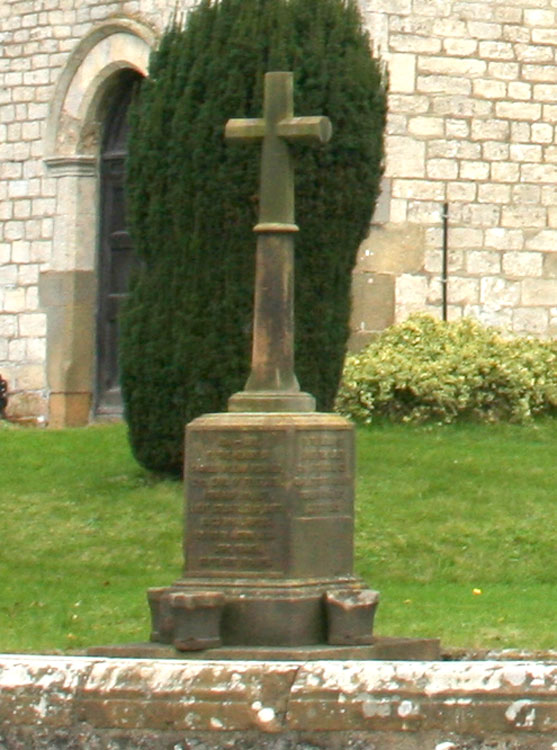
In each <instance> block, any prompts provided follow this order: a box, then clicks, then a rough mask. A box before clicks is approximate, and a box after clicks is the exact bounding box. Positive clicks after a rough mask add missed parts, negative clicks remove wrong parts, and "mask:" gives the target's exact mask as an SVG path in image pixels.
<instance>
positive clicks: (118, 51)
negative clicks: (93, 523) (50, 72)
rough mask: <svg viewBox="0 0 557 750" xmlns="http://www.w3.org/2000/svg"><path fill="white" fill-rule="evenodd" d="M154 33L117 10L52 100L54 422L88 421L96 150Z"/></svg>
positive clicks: (47, 288)
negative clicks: (119, 84)
mask: <svg viewBox="0 0 557 750" xmlns="http://www.w3.org/2000/svg"><path fill="white" fill-rule="evenodd" d="M155 43H156V34H155V32H154V31H153V30H152V29H151V28H149V27H148V26H146V25H144V24H142V23H140V22H138V21H136V20H133V19H129V18H124V17H115V18H112V19H110V20H108V21H106V22H105V23H103V24H102V25H100V26H98V27H96V28H95V29H93V31H91V32H90V33H89V34H88V35H87V36H86V37H85V38H84V39H82V40H81V42H79V43H78V45H77V46H76V48H75V49H74V50H73V52H72V53H71V54H70V56H69V58H68V60H67V62H66V65H65V67H64V69H63V71H62V73H61V75H60V78H59V80H58V83H57V85H56V88H55V91H54V96H53V99H52V101H51V106H50V110H49V116H48V121H47V126H46V134H45V140H44V150H43V153H44V162H45V165H46V169H47V173H48V176H49V177H50V178H52V180H53V188H54V195H55V211H54V231H53V242H52V254H51V261H50V264H49V268H48V269H47V270H44V271H43V272H42V273H41V276H40V280H39V299H40V304H41V307H42V309H43V310H44V311H45V312H46V315H47V383H48V390H49V423H50V425H51V426H54V427H58V426H67V425H80V424H85V423H87V422H88V420H89V419H90V416H91V408H92V404H93V398H94V381H95V348H96V347H95V327H96V307H97V267H96V266H97V242H98V225H99V220H98V205H99V200H98V193H99V177H98V173H99V169H98V161H99V150H100V137H101V125H102V122H103V115H104V114H105V107H106V106H107V102H108V101H109V99H110V91H111V88H112V86H114V83H115V81H116V80H117V79H118V73H119V72H121V71H123V70H126V69H127V70H130V69H131V70H135V71H136V72H138V73H139V74H141V75H144V76H145V75H147V67H148V62H149V55H150V52H151V50H152V49H153V47H154V46H155Z"/></svg>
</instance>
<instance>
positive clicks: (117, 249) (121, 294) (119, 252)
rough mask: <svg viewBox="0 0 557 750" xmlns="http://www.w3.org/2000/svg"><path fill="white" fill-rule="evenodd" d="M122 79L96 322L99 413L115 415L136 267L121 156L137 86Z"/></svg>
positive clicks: (109, 148)
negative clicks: (122, 330) (123, 324)
mask: <svg viewBox="0 0 557 750" xmlns="http://www.w3.org/2000/svg"><path fill="white" fill-rule="evenodd" d="M137 79H138V76H137V75H136V74H133V75H126V76H124V77H123V80H122V82H121V84H120V86H119V87H118V90H117V92H116V94H115V95H114V96H113V104H112V106H111V107H110V108H109V111H108V115H107V118H106V124H105V129H104V138H103V146H102V151H101V222H100V248H99V298H98V322H97V387H96V409H95V411H96V413H97V415H108V416H119V415H121V413H122V395H121V391H120V383H119V367H118V336H119V325H118V318H119V313H120V309H121V306H122V302H123V301H124V299H125V297H126V295H127V291H128V283H129V277H130V272H131V270H132V267H133V265H134V263H135V256H134V250H133V246H132V242H131V239H130V235H129V234H128V231H127V227H126V199H125V184H124V183H125V172H124V169H125V158H126V150H127V135H128V125H127V117H126V115H127V110H128V107H129V104H130V101H131V96H132V93H133V90H134V87H135V84H136V82H137Z"/></svg>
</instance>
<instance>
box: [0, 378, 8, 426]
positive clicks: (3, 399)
mask: <svg viewBox="0 0 557 750" xmlns="http://www.w3.org/2000/svg"><path fill="white" fill-rule="evenodd" d="M7 405H8V381H7V380H4V378H3V377H2V375H0V419H4V418H5V416H6V406H7Z"/></svg>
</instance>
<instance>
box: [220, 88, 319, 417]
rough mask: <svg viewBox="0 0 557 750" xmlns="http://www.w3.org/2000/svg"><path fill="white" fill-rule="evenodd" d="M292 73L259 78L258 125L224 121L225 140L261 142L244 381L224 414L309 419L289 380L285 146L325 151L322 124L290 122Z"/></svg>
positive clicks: (290, 247)
mask: <svg viewBox="0 0 557 750" xmlns="http://www.w3.org/2000/svg"><path fill="white" fill-rule="evenodd" d="M293 106H294V105H293V79H292V73H267V74H266V76H265V92H264V104H263V118H261V119H251V120H242V119H240V120H229V121H228V123H227V125H226V131H225V135H226V137H227V138H230V139H234V140H237V141H240V142H244V143H249V142H252V141H262V144H263V147H262V154H261V181H260V196H259V222H258V224H257V225H256V226H255V228H254V229H255V232H257V234H258V240H257V255H256V280H255V303H254V323H253V346H252V361H251V373H250V376H249V378H248V381H247V383H246V386H245V389H244V391H241V392H240V393H236V394H234V395H233V396H232V397H231V399H230V401H229V409H230V411H311V410H313V409H314V408H315V400H314V399H313V397H312V396H310V395H309V394H307V393H301V392H300V387H299V385H298V381H297V379H296V375H295V374H294V233H295V232H297V231H298V227H297V226H296V224H295V221H294V167H293V163H292V156H291V154H290V149H289V146H288V144H289V143H290V142H303V143H325V142H326V141H328V140H329V138H330V137H331V133H332V127H331V123H330V121H329V119H328V118H327V117H293Z"/></svg>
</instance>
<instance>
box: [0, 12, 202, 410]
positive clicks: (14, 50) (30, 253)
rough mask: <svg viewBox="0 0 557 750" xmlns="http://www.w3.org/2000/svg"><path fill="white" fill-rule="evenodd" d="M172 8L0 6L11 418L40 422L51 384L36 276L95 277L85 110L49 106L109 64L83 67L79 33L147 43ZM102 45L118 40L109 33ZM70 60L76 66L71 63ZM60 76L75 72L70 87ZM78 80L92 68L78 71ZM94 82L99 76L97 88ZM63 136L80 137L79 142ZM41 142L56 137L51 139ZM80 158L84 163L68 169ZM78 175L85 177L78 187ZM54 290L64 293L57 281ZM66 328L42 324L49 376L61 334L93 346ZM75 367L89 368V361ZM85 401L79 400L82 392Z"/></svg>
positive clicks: (92, 161) (118, 57) (1, 369)
mask: <svg viewBox="0 0 557 750" xmlns="http://www.w3.org/2000/svg"><path fill="white" fill-rule="evenodd" d="M188 4H190V5H191V3H187V2H186V3H185V4H184V5H185V6H186V7H187V6H188ZM173 8H174V3H173V2H168V1H167V0H130V1H126V0H115V1H112V2H110V1H107V0H42V1H41V2H36V1H35V0H3V2H1V3H0V33H1V42H2V55H1V58H0V374H1V375H2V376H3V377H4V378H5V379H6V380H7V381H8V386H9V407H8V414H9V415H10V416H11V417H22V416H32V417H35V418H39V419H42V420H44V419H47V418H49V403H48V402H49V397H50V395H51V391H52V385H51V383H49V378H48V372H47V361H48V357H49V352H48V351H47V349H48V347H47V342H48V338H49V336H48V331H47V328H48V320H47V318H48V316H47V309H46V307H45V304H44V300H42V299H40V295H39V287H40V277H41V274H43V273H44V272H52V271H54V272H73V271H91V272H92V273H93V274H94V272H95V263H96V258H95V252H94V247H93V252H91V250H90V248H89V247H88V244H89V245H93V246H94V243H95V239H96V231H97V227H96V223H97V201H98V194H97V190H96V188H97V184H96V183H97V180H96V178H97V176H98V153H97V151H98V149H95V143H94V142H91V143H87V142H86V135H87V134H86V133H85V130H84V129H85V128H86V126H87V123H86V122H85V119H86V114H87V113H86V112H85V111H83V112H82V113H81V114H82V117H83V119H82V121H77V122H68V123H64V121H63V117H64V107H62V111H60V104H61V102H62V98H63V94H64V93H65V92H66V91H67V90H68V88H69V90H70V95H69V99H70V100H71V101H70V104H71V103H72V101H73V102H74V103H76V106H77V105H78V104H82V100H83V99H84V98H85V95H86V94H87V96H89V98H91V96H94V92H89V91H87V92H86V91H85V88H86V87H87V86H88V85H89V84H90V81H89V80H87V75H88V71H87V64H89V67H92V64H93V63H94V62H95V60H96V62H97V63H98V67H99V68H100V67H102V65H104V68H106V70H107V71H109V67H110V61H106V62H105V63H104V62H101V61H100V60H99V54H98V53H95V54H92V55H90V58H89V59H90V60H92V63H87V59H86V58H87V54H86V53H87V51H88V50H87V49H85V47H83V40H84V39H87V37H88V35H89V37H90V38H91V39H92V40H93V41H92V42H91V44H90V45H89V47H91V48H92V47H93V46H94V41H95V39H94V33H95V30H96V29H99V28H102V27H106V29H107V31H106V32H104V33H105V36H106V35H108V34H109V27H110V24H113V25H114V29H116V27H117V26H118V25H119V24H121V25H122V30H123V31H126V30H127V31H129V27H130V24H132V23H133V22H135V23H136V25H137V26H138V27H139V26H140V27H141V29H143V30H145V31H144V32H143V38H145V39H146V38H147V37H148V36H149V33H148V32H150V34H151V39H152V40H154V39H155V38H156V35H157V34H158V33H160V31H161V30H162V29H163V28H164V25H165V24H166V22H167V20H168V18H169V16H170V13H171V12H172V9H173ZM114 29H113V31H114ZM134 34H135V36H136V37H137V38H139V37H141V34H138V33H136V32H135V31H134ZM91 35H92V36H91ZM120 36H122V35H120ZM128 36H129V37H130V38H131V37H132V36H133V34H131V33H129V34H128ZM100 38H102V34H100V36H99V39H100ZM111 38H114V39H116V40H119V41H120V42H121V41H122V40H121V39H118V36H117V35H115V34H113V35H112V37H111ZM151 39H150V40H151ZM150 40H149V41H150ZM125 41H126V40H124V42H123V46H125ZM128 41H129V40H128ZM80 44H81V45H82V47H83V49H80ZM105 46H106V45H105ZM121 46H122V45H121ZM101 51H102V50H101ZM111 51H112V54H113V55H114V65H115V66H118V65H123V64H124V62H125V59H126V51H125V50H124V49H118V48H117V45H113V48H112V50H111ZM81 57H82V58H84V63H83V64H82V65H81V67H80V66H79V63H80V60H81ZM72 65H73V68H72V67H71V66H72ZM72 70H73V72H74V74H75V75H74V79H73V80H72V81H71V83H70V78H71V72H72ZM89 75H90V77H91V76H93V73H92V72H90V71H89ZM101 79H102V76H99V87H100V86H101V84H102V82H103V81H102V80H101ZM80 86H81V87H82V89H84V90H83V91H80ZM72 97H73V99H72ZM80 97H81V98H80ZM63 105H64V106H66V105H67V102H66V101H64V102H63ZM72 127H73V128H74V131H75V132H74V133H72ZM49 130H50V131H52V132H49ZM73 136H76V137H78V136H79V137H80V138H81V139H82V141H83V142H82V143H81V144H80V146H79V147H76V146H75V144H74V143H73V141H72V137H73ZM53 138H57V139H58V141H57V142H56V143H53ZM83 154H86V155H88V157H89V160H87V158H85V159H83V158H82V161H81V162H80V161H79V157H82V155H83ZM60 155H71V156H72V157H78V158H77V159H76V158H74V159H73V161H72V162H71V163H61V162H60V160H58V161H56V158H57V157H58V156H60ZM85 172H87V174H88V176H90V177H91V178H92V179H91V180H89V181H88V182H87V180H81V182H80V179H79V178H80V177H83V176H84V175H85ZM72 180H73V181H72ZM80 192H81V193H83V192H88V195H87V196H86V197H83V198H82V202H83V204H84V205H85V203H87V206H88V208H87V209H84V208H83V206H82V210H81V214H80V216H78V217H76V212H75V209H74V208H73V207H72V203H75V202H76V201H77V200H78V199H79V194H80ZM72 222H73V224H72ZM84 224H86V225H87V226H85V227H84ZM84 231H85V233H84ZM61 284H62V286H64V285H65V286H72V283H71V281H68V280H63V281H61ZM73 286H75V284H73ZM88 294H90V292H88ZM48 296H49V293H48V292H47V294H46V297H48ZM59 304H60V303H59ZM76 304H77V305H79V304H80V300H76ZM66 317H69V318H71V317H72V314H69V316H66ZM66 323H67V321H64V325H65V329H64V325H62V328H61V329H60V328H56V326H54V328H53V326H52V325H51V326H50V328H51V331H50V339H51V342H55V343H56V344H57V345H58V349H60V348H61V349H62V350H63V354H62V357H61V360H60V359H59V361H58V362H57V363H56V367H57V368H59V370H60V372H63V371H64V370H67V371H75V369H76V362H74V361H73V360H74V359H76V357H74V356H73V354H72V352H71V346H69V347H68V346H66V347H65V348H64V346H62V347H60V342H61V341H63V337H64V336H66V337H69V339H72V338H73V339H75V340H79V339H80V338H81V339H83V337H85V339H87V338H88V339H89V340H91V341H93V340H94V336H92V335H91V331H88V330H85V331H83V330H77V331H73V330H69V329H71V324H67V325H66ZM68 326H69V328H68ZM88 326H89V328H91V326H93V327H94V322H93V323H91V321H89V324H88ZM81 348H82V349H83V344H82V343H81ZM76 356H77V355H76ZM87 357H88V359H90V360H91V359H92V358H93V357H94V353H90V352H88V353H87ZM77 366H79V363H77ZM87 367H88V370H91V369H92V367H91V363H88V365H87ZM87 367H86V368H85V369H87ZM90 390H91V387H90V386H89V391H90ZM88 398H89V401H90V395H89V397H88ZM85 403H86V402H85ZM64 408H65V407H64ZM81 410H82V411H83V409H81ZM70 421H71V420H70ZM62 422H64V417H62Z"/></svg>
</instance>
